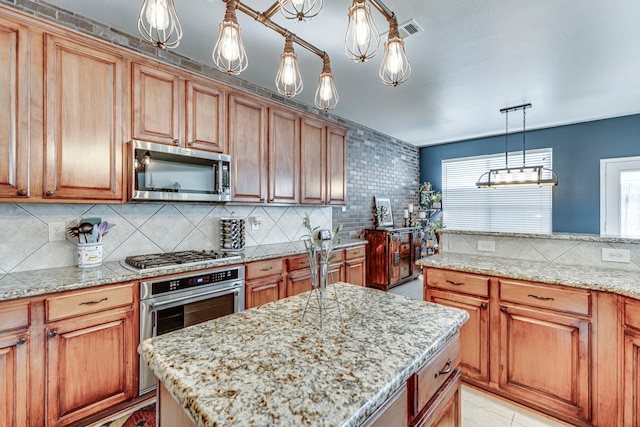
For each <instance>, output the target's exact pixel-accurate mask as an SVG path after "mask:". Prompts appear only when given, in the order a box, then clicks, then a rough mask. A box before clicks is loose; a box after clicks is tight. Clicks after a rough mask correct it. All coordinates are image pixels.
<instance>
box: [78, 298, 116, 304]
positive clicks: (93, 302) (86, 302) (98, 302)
mask: <svg viewBox="0 0 640 427" xmlns="http://www.w3.org/2000/svg"><path fill="white" fill-rule="evenodd" d="M108 299H109V298H102V299H97V300H95V301H83V302H81V303H79V304H78V305H93V304H100V303H101V302H102V301H106V300H108Z"/></svg>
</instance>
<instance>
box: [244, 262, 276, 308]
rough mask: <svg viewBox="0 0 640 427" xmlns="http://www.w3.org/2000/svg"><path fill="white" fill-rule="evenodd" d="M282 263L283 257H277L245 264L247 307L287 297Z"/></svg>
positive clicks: (245, 306) (245, 305)
mask: <svg viewBox="0 0 640 427" xmlns="http://www.w3.org/2000/svg"><path fill="white" fill-rule="evenodd" d="M282 264H283V261H282V258H276V259H270V260H266V261H256V262H251V263H248V264H246V265H245V303H244V308H245V309H249V308H254V307H258V306H260V305H262V304H266V303H268V302H273V301H277V300H279V299H281V298H284V297H285V294H286V289H285V284H284V275H283V265H282Z"/></svg>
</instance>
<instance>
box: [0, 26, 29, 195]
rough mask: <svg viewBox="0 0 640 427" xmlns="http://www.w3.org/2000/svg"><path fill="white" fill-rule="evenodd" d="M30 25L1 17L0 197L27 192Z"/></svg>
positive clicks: (26, 193)
mask: <svg viewBox="0 0 640 427" xmlns="http://www.w3.org/2000/svg"><path fill="white" fill-rule="evenodd" d="M28 37H29V29H28V28H27V27H26V26H24V25H20V24H16V23H13V22H10V21H7V20H5V19H2V18H0V82H3V83H2V84H3V88H2V97H0V198H4V197H27V196H28V195H29V166H30V163H29V133H28V132H29V127H28V123H29V72H28V70H29V57H28V42H27V41H28Z"/></svg>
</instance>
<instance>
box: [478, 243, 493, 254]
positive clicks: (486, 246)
mask: <svg viewBox="0 0 640 427" xmlns="http://www.w3.org/2000/svg"><path fill="white" fill-rule="evenodd" d="M478 250H479V251H482V252H495V251H496V242H492V241H490V240H478Z"/></svg>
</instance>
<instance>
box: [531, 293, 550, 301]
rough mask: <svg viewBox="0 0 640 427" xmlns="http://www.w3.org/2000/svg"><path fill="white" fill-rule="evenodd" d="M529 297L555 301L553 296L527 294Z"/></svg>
mask: <svg viewBox="0 0 640 427" xmlns="http://www.w3.org/2000/svg"><path fill="white" fill-rule="evenodd" d="M528 296H530V297H531V298H535V299H539V300H541V301H555V300H556V299H555V298H553V297H539V296H538V295H533V294H529V295H528Z"/></svg>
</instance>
